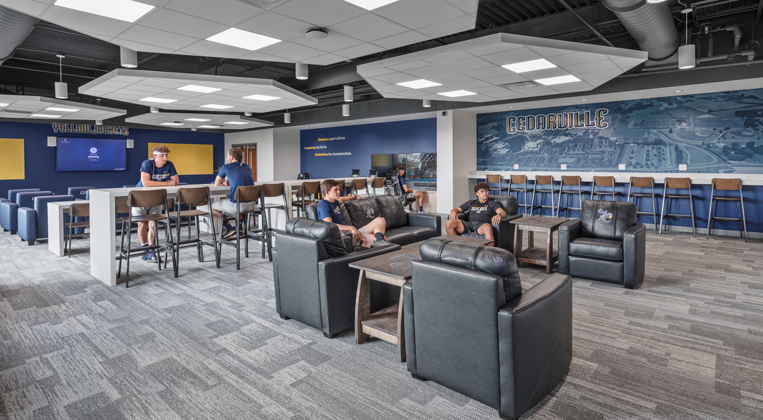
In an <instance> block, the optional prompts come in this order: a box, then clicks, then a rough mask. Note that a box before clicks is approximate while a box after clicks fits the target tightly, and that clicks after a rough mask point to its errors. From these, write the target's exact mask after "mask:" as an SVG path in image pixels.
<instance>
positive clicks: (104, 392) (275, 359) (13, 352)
mask: <svg viewBox="0 0 763 420" xmlns="http://www.w3.org/2000/svg"><path fill="white" fill-rule="evenodd" d="M536 242H537V243H540V244H543V243H544V242H545V238H544V236H543V235H536ZM647 244H648V245H647V268H646V279H645V281H644V285H643V287H642V288H641V289H639V290H626V289H624V288H622V287H621V286H617V285H612V284H606V283H599V282H592V281H588V280H583V279H575V280H574V289H573V290H574V292H573V329H574V331H573V334H574V335H573V340H574V343H573V345H574V357H573V361H572V365H571V368H570V373H569V375H568V376H567V378H566V380H565V381H564V382H563V384H562V385H561V386H559V387H557V389H556V390H555V391H554V392H553V393H552V395H550V396H549V397H547V398H546V399H545V400H544V401H543V402H542V403H541V404H539V405H538V406H537V407H535V408H534V409H533V410H532V411H531V412H530V413H528V414H526V415H525V416H524V417H523V418H528V419H621V418H633V419H697V418H699V419H740V418H750V419H752V418H760V417H761V414H760V413H761V412H763V411H762V410H763V274H762V271H763V242H761V241H760V240H752V241H750V242H749V243H745V242H744V241H742V240H741V239H735V238H728V237H725V238H721V237H714V238H710V239H705V238H693V237H692V236H690V235H687V234H677V233H666V234H665V233H664V234H663V235H655V234H654V233H652V232H649V233H648V234H647ZM88 246H89V244H88V241H87V240H78V241H75V242H74V248H75V249H74V255H73V257H72V258H59V257H56V256H54V255H53V254H52V253H50V252H49V251H48V250H47V245H46V244H40V245H36V246H32V247H30V246H27V244H26V243H24V242H21V241H20V240H19V237H18V236H17V235H15V236H11V235H9V234H8V233H2V234H0V416H2V418H7V419H37V418H39V419H138V418H139V419H210V418H215V419H300V420H302V419H391V418H410V419H431V418H438V419H458V420H462V419H486V418H487V419H490V418H498V415H497V413H496V411H495V410H493V409H491V408H489V407H487V406H485V405H483V404H481V403H478V402H476V401H474V400H471V399H469V398H467V397H465V396H463V395H460V394H458V393H456V392H453V391H451V390H449V389H447V388H444V387H442V386H440V385H438V384H435V383H432V382H419V381H416V380H414V379H412V378H411V377H410V375H409V374H408V372H407V370H406V367H405V364H404V363H399V362H397V357H396V350H395V347H393V346H392V345H390V344H388V343H385V342H382V341H379V340H375V339H371V340H369V341H368V342H366V343H364V344H362V345H357V344H355V340H354V336H353V335H352V333H351V332H347V333H344V334H342V335H341V336H339V337H337V338H335V339H332V340H329V339H326V338H324V337H323V334H322V333H321V332H320V331H318V330H315V329H313V328H310V327H307V326H305V325H303V324H300V323H299V322H296V321H293V320H289V321H284V320H282V319H280V318H279V317H278V314H277V313H276V312H275V298H274V292H273V272H272V265H271V264H270V263H268V262H266V261H265V260H262V259H261V258H260V257H259V246H258V244H253V245H252V247H251V255H250V257H249V258H242V270H241V271H236V270H235V254H234V250H233V249H232V248H229V247H226V248H224V249H223V252H224V254H223V264H224V267H223V268H222V269H216V268H215V267H214V263H213V262H212V261H211V259H212V255H213V253H212V250H211V248H207V249H205V256H206V258H207V262H204V263H199V262H198V261H197V259H196V254H195V250H192V249H184V250H183V251H182V253H181V258H182V262H181V265H180V277H179V278H178V279H175V278H174V277H173V276H172V271H171V269H169V268H170V267H168V270H166V271H158V270H157V268H156V265H155V264H148V263H145V262H142V261H140V260H136V259H134V260H132V262H131V287H130V288H129V289H125V288H124V286H119V287H108V286H106V285H104V284H102V283H100V282H99V281H98V280H95V279H94V278H93V277H91V276H90V274H89V263H90V255H89V253H88ZM520 273H521V277H522V282H523V286H524V287H525V288H529V287H531V286H532V285H534V284H536V283H537V282H538V281H540V280H542V279H543V278H545V277H546V274H545V271H544V270H543V269H542V268H541V267H539V266H533V265H523V266H522V267H521V268H520Z"/></svg>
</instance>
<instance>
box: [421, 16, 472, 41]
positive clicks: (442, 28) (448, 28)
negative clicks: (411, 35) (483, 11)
mask: <svg viewBox="0 0 763 420" xmlns="http://www.w3.org/2000/svg"><path fill="white" fill-rule="evenodd" d="M476 22H477V18H475V17H474V16H459V17H457V18H455V19H451V20H449V21H446V22H440V23H436V24H434V25H429V26H426V27H423V28H417V30H418V31H419V32H421V33H422V34H424V35H426V36H428V37H431V38H439V37H441V36H446V35H450V34H452V33H453V28H458V27H464V26H466V27H469V28H471V29H474V24H475V23H476Z"/></svg>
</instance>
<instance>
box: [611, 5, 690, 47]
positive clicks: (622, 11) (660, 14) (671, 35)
mask: <svg viewBox="0 0 763 420" xmlns="http://www.w3.org/2000/svg"><path fill="white" fill-rule="evenodd" d="M601 3H602V4H603V5H604V7H606V8H607V9H609V10H611V11H612V12H614V13H615V15H616V16H617V18H618V19H620V22H622V24H623V26H624V27H625V29H627V30H628V33H630V35H631V36H632V37H633V39H634V40H635V41H636V43H637V44H638V46H639V48H641V49H642V50H643V51H646V52H647V53H649V60H652V61H661V60H665V59H667V58H670V57H672V56H673V55H674V54H675V53H676V51H677V50H678V46H679V43H680V41H679V37H678V31H677V30H676V26H675V24H674V23H673V17H672V16H671V14H670V8H669V7H668V3H667V2H661V3H647V1H646V0H601Z"/></svg>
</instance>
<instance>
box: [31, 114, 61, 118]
mask: <svg viewBox="0 0 763 420" xmlns="http://www.w3.org/2000/svg"><path fill="white" fill-rule="evenodd" d="M30 117H31V118H61V116H60V115H51V114H32V115H30Z"/></svg>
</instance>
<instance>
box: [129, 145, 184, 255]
mask: <svg viewBox="0 0 763 420" xmlns="http://www.w3.org/2000/svg"><path fill="white" fill-rule="evenodd" d="M169 153H170V149H168V148H167V146H165V145H163V144H160V145H158V146H156V147H154V148H153V156H154V157H153V159H146V160H144V161H143V164H141V165H140V181H138V185H136V187H164V186H168V185H178V183H179V182H180V179H179V178H178V173H177V171H176V170H175V165H173V164H172V162H170V161H169V160H167V155H168V154H169ZM161 212H162V206H154V207H133V208H132V215H133V216H143V215H146V214H161ZM146 225H148V226H146ZM146 227H148V235H146ZM146 236H148V237H146ZM138 239H139V240H140V246H148V244H149V243H150V244H151V245H156V232H154V225H153V224H152V223H146V222H138ZM143 260H144V261H148V262H156V255H155V254H154V253H151V254H148V255H146V256H144V257H143Z"/></svg>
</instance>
